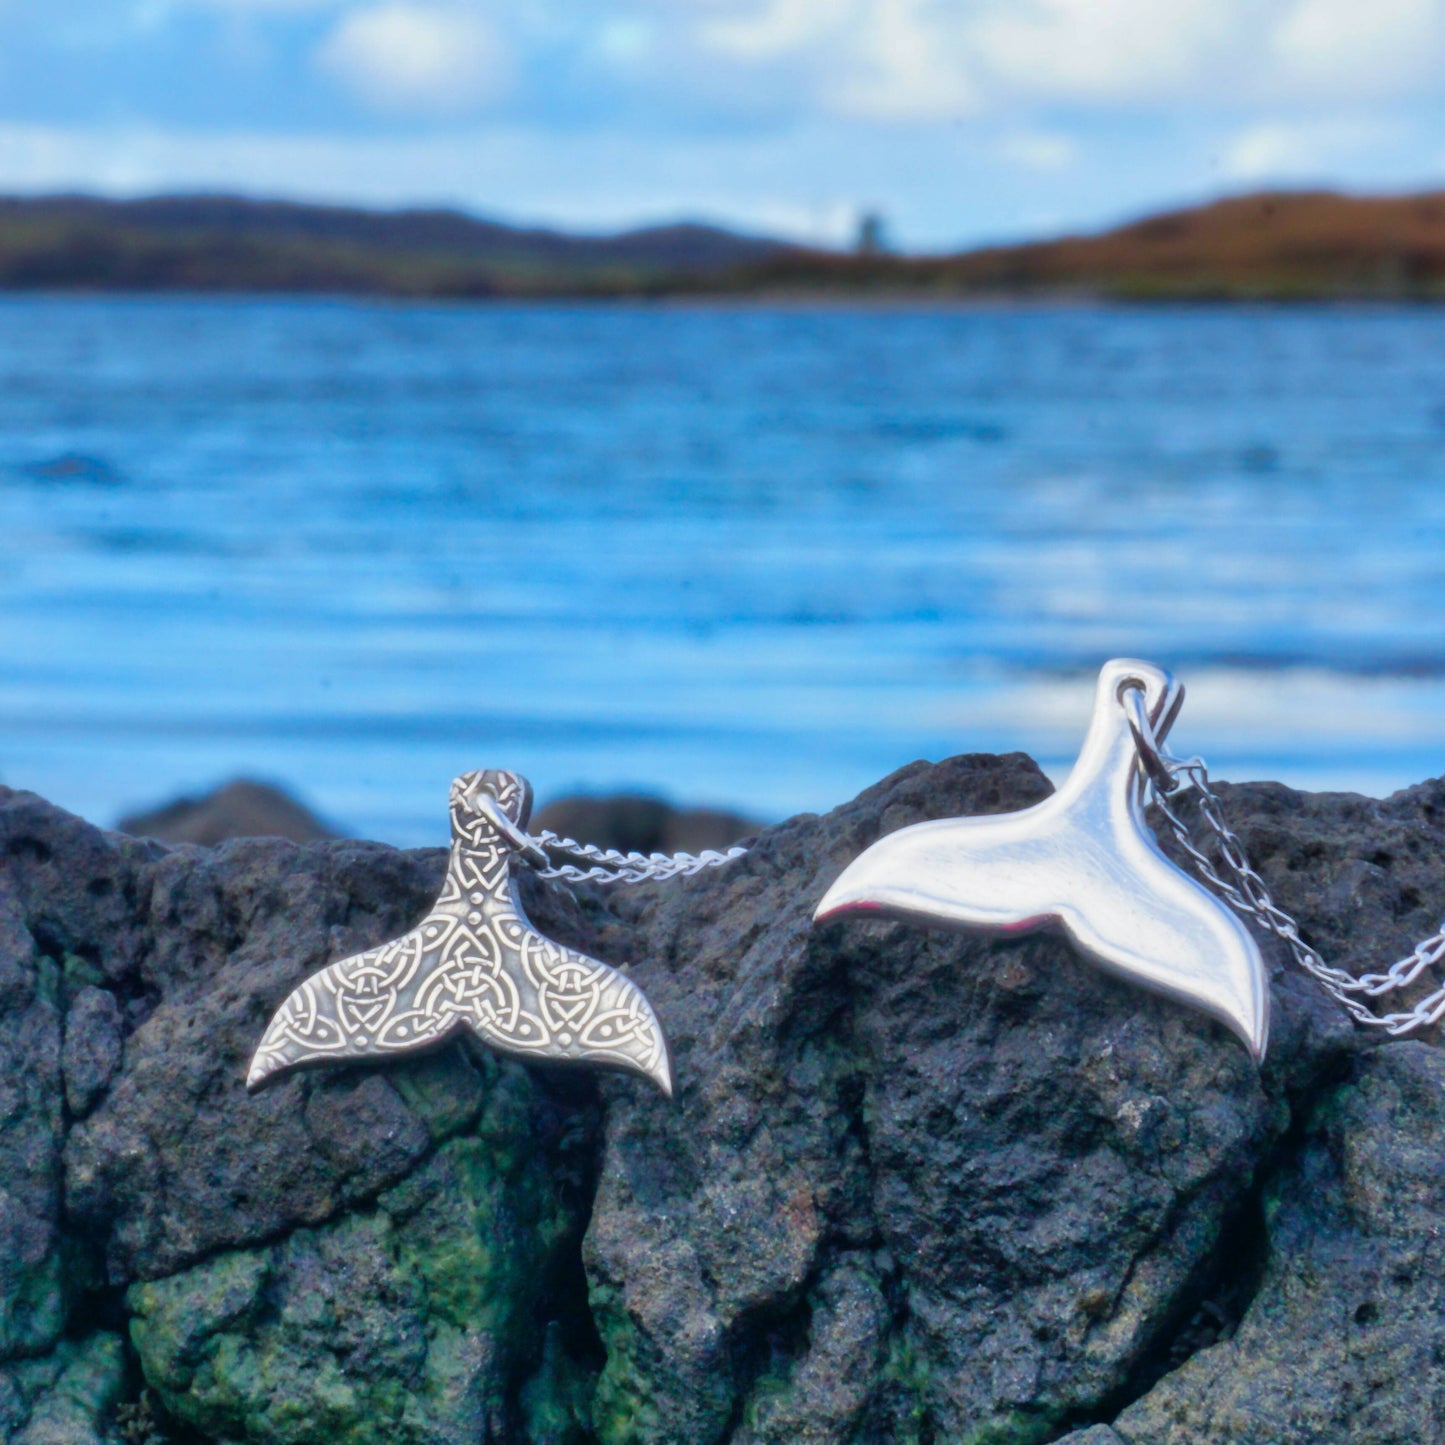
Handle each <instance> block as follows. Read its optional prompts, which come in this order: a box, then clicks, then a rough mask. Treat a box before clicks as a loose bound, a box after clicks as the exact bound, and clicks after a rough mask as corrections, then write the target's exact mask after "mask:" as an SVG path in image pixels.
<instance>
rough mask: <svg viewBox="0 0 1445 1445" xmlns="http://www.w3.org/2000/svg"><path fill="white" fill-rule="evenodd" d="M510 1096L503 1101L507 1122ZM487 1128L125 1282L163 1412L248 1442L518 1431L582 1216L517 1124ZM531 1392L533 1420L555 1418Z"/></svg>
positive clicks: (426, 1438)
mask: <svg viewBox="0 0 1445 1445" xmlns="http://www.w3.org/2000/svg"><path fill="white" fill-rule="evenodd" d="M509 1094H510V1091H509V1090H503V1091H502V1096H501V1097H500V1098H499V1099H498V1100H497V1107H498V1109H500V1110H501V1111H502V1112H503V1113H505V1114H507V1115H508V1117H509V1118H510V1111H511V1109H512V1107H513V1104H514V1103H515V1101H513V1100H511V1099H510V1098H509V1097H508V1095H509ZM493 1112H494V1111H493V1109H492V1106H491V1103H490V1102H489V1104H488V1108H487V1111H486V1116H487V1118H488V1120H489V1121H490V1116H491V1115H492V1114H493ZM493 1132H494V1130H493V1129H492V1128H491V1127H487V1128H481V1129H479V1132H478V1134H477V1135H475V1136H471V1137H466V1138H458V1139H453V1140H452V1141H451V1142H449V1143H447V1144H445V1145H443V1146H442V1148H441V1149H440V1150H438V1152H437V1153H436V1155H435V1156H434V1157H433V1158H432V1159H431V1160H430V1161H428V1162H427V1163H426V1164H425V1165H424V1166H422V1168H420V1169H419V1170H417V1171H416V1172H415V1173H414V1174H412V1175H411V1176H409V1177H408V1178H407V1179H406V1180H404V1181H403V1182H402V1183H401V1184H399V1185H397V1186H396V1187H394V1188H393V1189H391V1190H388V1191H386V1192H385V1193H383V1194H382V1195H381V1196H380V1197H379V1199H378V1200H377V1202H376V1206H375V1207H374V1208H373V1209H370V1210H367V1211H365V1212H358V1213H354V1214H350V1215H346V1216H343V1217H341V1218H339V1219H337V1220H335V1221H334V1222H332V1223H329V1224H326V1225H323V1226H321V1227H319V1228H316V1229H301V1230H296V1231H294V1232H293V1233H292V1234H291V1235H289V1236H288V1237H287V1238H286V1239H284V1240H283V1241H281V1242H279V1243H277V1244H274V1245H271V1246H269V1247H267V1248H264V1249H257V1250H240V1251H233V1252H230V1253H227V1254H223V1255H219V1256H217V1257H215V1258H213V1259H211V1260H209V1261H207V1262H206V1263H204V1264H202V1265H199V1266H198V1267H196V1268H195V1269H191V1270H187V1271H184V1272H183V1273H181V1274H177V1275H173V1276H171V1277H170V1278H168V1279H163V1280H158V1281H154V1282H150V1283H142V1284H137V1285H135V1286H133V1287H132V1288H131V1290H130V1291H129V1293H128V1295H127V1304H128V1307H129V1308H130V1310H131V1311H133V1314H134V1318H133V1320H132V1322H131V1339H132V1341H133V1343H134V1345H135V1348H136V1351H137V1353H138V1354H139V1356H140V1360H141V1364H142V1368H143V1369H144V1371H145V1376H146V1379H147V1381H148V1382H149V1383H150V1385H151V1386H152V1388H153V1389H154V1390H155V1391H156V1392H157V1394H158V1395H159V1396H160V1398H161V1401H162V1402H163V1404H164V1405H165V1407H166V1409H167V1410H169V1411H170V1412H171V1413H172V1414H173V1415H174V1416H175V1417H176V1418H178V1419H179V1420H182V1421H184V1422H185V1423H186V1424H187V1425H190V1426H192V1427H193V1428H195V1429H196V1430H199V1431H201V1432H202V1433H204V1434H205V1435H207V1436H212V1437H221V1438H227V1439H234V1438H243V1439H245V1440H247V1441H251V1442H256V1445H312V1442H316V1441H321V1440H325V1441H327V1442H328V1445H451V1442H456V1445H462V1442H473V1441H476V1440H478V1439H482V1438H488V1432H489V1431H490V1432H492V1434H503V1433H505V1432H507V1431H509V1430H511V1429H512V1427H513V1423H514V1419H515V1417H516V1415H517V1413H518V1406H517V1403H516V1400H515V1395H516V1392H517V1388H518V1384H519V1381H520V1379H521V1378H522V1377H523V1376H524V1374H525V1373H526V1372H527V1369H528V1366H529V1365H531V1364H532V1363H533V1362H534V1361H535V1360H536V1359H537V1358H538V1357H539V1356H540V1355H541V1353H542V1349H541V1346H542V1336H543V1331H544V1327H545V1323H546V1313H547V1311H548V1309H549V1308H550V1305H549V1298H548V1296H549V1288H550V1282H551V1278H552V1275H553V1272H554V1270H555V1267H556V1259H555V1258H554V1256H555V1255H556V1253H557V1251H558V1250H559V1249H561V1248H563V1247H564V1245H566V1243H567V1242H569V1241H570V1242H571V1247H572V1248H573V1249H575V1248H576V1243H575V1240H576V1235H577V1233H578V1231H579V1229H580V1220H579V1219H578V1218H577V1217H576V1216H575V1212H574V1210H573V1206H572V1205H571V1204H570V1203H569V1202H568V1201H567V1200H566V1198H564V1196H563V1194H562V1192H561V1191H559V1189H558V1187H557V1185H556V1183H555V1181H554V1179H553V1177H552V1174H551V1172H550V1170H549V1165H548V1161H547V1160H546V1159H545V1158H544V1157H543V1156H542V1155H541V1154H539V1153H538V1152H537V1150H536V1149H535V1147H534V1146H533V1147H530V1148H529V1146H528V1144H527V1142H526V1141H527V1137H528V1136H527V1133H526V1132H525V1131H522V1130H520V1129H518V1130H517V1132H516V1133H515V1134H514V1135H512V1146H511V1148H509V1149H505V1150H498V1149H496V1148H495V1147H494V1146H493V1144H492V1143H491V1142H490V1140H489V1138H488V1137H487V1135H489V1134H491V1133H493ZM540 1388H543V1387H539V1389H540ZM567 1388H568V1390H569V1391H570V1392H571V1393H572V1394H575V1393H576V1387H575V1382H569V1383H568V1387H567ZM533 1393H534V1397H535V1398H534V1399H533V1401H532V1404H531V1409H530V1412H529V1413H530V1414H531V1415H532V1416H533V1417H534V1418H536V1419H538V1420H539V1421H540V1420H544V1419H545V1420H547V1421H549V1422H550V1421H551V1420H552V1417H553V1416H554V1415H556V1414H557V1411H554V1410H551V1409H550V1407H549V1402H548V1401H546V1400H545V1399H542V1398H541V1397H540V1395H538V1393H537V1391H536V1390H534V1392H533ZM562 1413H563V1414H568V1413H574V1412H573V1411H572V1407H571V1405H570V1404H566V1405H564V1406H563V1408H562ZM548 1430H549V1434H548V1436H547V1437H544V1438H550V1439H556V1440H565V1439H566V1436H565V1435H558V1434H557V1433H556V1431H555V1430H553V1429H552V1428H551V1425H550V1424H549V1426H548ZM509 1438H520V1437H519V1436H517V1435H516V1434H515V1433H513V1434H512V1435H511V1436H510V1437H509Z"/></svg>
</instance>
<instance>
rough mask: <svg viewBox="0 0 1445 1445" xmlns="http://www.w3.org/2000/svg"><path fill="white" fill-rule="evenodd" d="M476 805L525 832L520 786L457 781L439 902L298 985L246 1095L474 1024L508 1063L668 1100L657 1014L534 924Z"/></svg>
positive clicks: (490, 774) (502, 846)
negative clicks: (612, 1077) (594, 1073)
mask: <svg viewBox="0 0 1445 1445" xmlns="http://www.w3.org/2000/svg"><path fill="white" fill-rule="evenodd" d="M479 798H483V799H484V800H485V802H486V803H487V804H489V805H490V806H492V807H495V808H496V809H497V810H498V811H500V813H501V814H502V815H503V816H504V817H505V818H506V819H507V821H509V822H510V823H511V824H513V825H514V827H515V828H519V829H525V828H526V826H527V820H528V817H529V815H530V814H531V810H532V790H531V787H530V785H529V784H528V783H527V780H526V779H525V778H521V777H519V776H518V775H517V774H515V773H508V772H500V771H487V772H476V773H465V774H463V775H462V776H461V777H459V778H458V779H457V780H456V781H455V782H454V783H453V784H452V793H451V824H452V847H451V857H450V859H449V861H448V864H447V874H446V882H445V884H444V886H443V888H442V893H441V897H440V898H438V899H437V901H436V903H435V904H433V905H432V909H431V911H430V912H429V913H428V914H427V916H426V917H425V918H424V919H422V921H421V922H420V923H419V924H418V925H417V926H416V928H414V929H413V930H412V931H411V932H410V933H408V934H406V935H405V936H404V937H402V938H398V939H396V940H394V941H393V942H391V943H386V944H383V945H382V946H381V947H380V948H373V949H369V950H367V952H365V953H358V954H355V955H354V956H352V957H351V958H344V959H342V960H341V961H340V962H339V963H333V964H331V965H330V966H329V967H327V968H324V969H322V970H321V971H320V972H319V973H317V974H314V975H312V977H310V978H308V979H307V980H306V982H305V983H303V984H302V985H301V986H300V987H299V988H297V989H296V990H295V991H294V992H293V993H292V994H291V995H290V996H289V997H288V998H287V999H286V1000H285V1002H284V1003H282V1005H281V1007H280V1008H279V1009H278V1010H277V1011H276V1014H275V1017H274V1018H272V1020H271V1023H270V1025H269V1026H268V1028H267V1029H266V1033H265V1036H264V1037H263V1038H262V1040H261V1043H260V1045H259V1047H258V1048H257V1049H256V1053H255V1057H254V1058H253V1059H252V1060H251V1069H250V1073H249V1074H248V1075H247V1078H246V1085H247V1087H248V1088H251V1089H255V1088H257V1087H259V1086H260V1085H261V1084H262V1083H264V1082H266V1081H267V1080H269V1079H272V1078H274V1077H276V1076H277V1075H279V1074H281V1073H283V1072H285V1071H287V1070H290V1069H293V1068H300V1067H304V1066H307V1065H314V1064H328V1063H341V1062H347V1061H362V1060H381V1059H388V1058H396V1057H397V1056H399V1055H402V1054H406V1053H411V1052H413V1051H416V1050H419V1049H426V1048H430V1047H432V1046H434V1045H437V1044H440V1043H442V1042H443V1041H444V1040H446V1039H448V1038H450V1037H451V1036H452V1035H453V1034H455V1033H456V1032H457V1031H458V1030H460V1029H463V1028H466V1029H470V1030H471V1031H472V1032H473V1033H475V1034H476V1035H477V1036H478V1037H479V1038H480V1039H481V1040H482V1042H483V1043H485V1044H488V1045H489V1046H490V1047H492V1048H494V1049H497V1050H499V1051H500V1052H502V1053H506V1054H511V1055H514V1056H516V1057H518V1058H523V1059H537V1060H546V1061H553V1062H555V1061H560V1062H575V1063H584V1064H591V1065H594V1066H599V1067H604V1068H615V1069H622V1070H625V1071H628V1072H631V1073H634V1074H641V1075H642V1076H643V1077H644V1078H647V1079H651V1080H652V1081H653V1083H655V1084H656V1085H657V1086H658V1087H659V1088H660V1089H661V1090H662V1091H663V1093H665V1094H667V1095H669V1096H670V1095H671V1093H672V1068H671V1064H670V1062H669V1059H668V1052H667V1041H666V1039H665V1038H664V1037H663V1032H662V1027H661V1025H660V1024H659V1023H658V1021H657V1016H656V1014H654V1013H653V1011H652V1005H651V1004H650V1003H648V1001H647V998H646V996H645V995H644V994H643V992H642V990H641V989H639V988H638V987H637V985H636V984H634V983H633V982H632V981H631V980H630V979H628V978H626V977H624V976H623V975H622V974H620V973H618V972H617V971H616V970H615V969H612V968H609V967H608V966H607V965H606V964H605V963H599V962H598V961H597V960H596V959H595V958H588V957H587V955H586V954H583V953H578V952H576V950H574V949H570V948H564V947H563V946H562V945H561V944H559V943H554V942H553V941H552V940H551V939H550V938H547V937H545V936H544V935H543V934H540V933H538V932H537V931H536V929H534V928H533V927H532V925H531V923H530V922H529V921H528V919H527V916H526V914H525V913H524V912H523V911H522V905H521V901H520V899H519V898H518V897H517V888H516V882H515V880H514V879H513V878H512V875H511V860H512V857H513V847H512V845H511V844H510V843H509V841H508V840H507V839H506V838H504V837H503V835H502V833H501V832H500V830H499V829H498V828H497V826H496V824H495V823H494V822H493V821H492V819H491V817H489V816H488V807H487V806H481V805H479V803H478V799H479Z"/></svg>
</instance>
